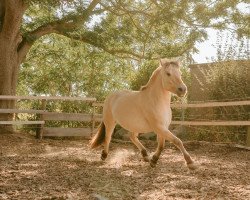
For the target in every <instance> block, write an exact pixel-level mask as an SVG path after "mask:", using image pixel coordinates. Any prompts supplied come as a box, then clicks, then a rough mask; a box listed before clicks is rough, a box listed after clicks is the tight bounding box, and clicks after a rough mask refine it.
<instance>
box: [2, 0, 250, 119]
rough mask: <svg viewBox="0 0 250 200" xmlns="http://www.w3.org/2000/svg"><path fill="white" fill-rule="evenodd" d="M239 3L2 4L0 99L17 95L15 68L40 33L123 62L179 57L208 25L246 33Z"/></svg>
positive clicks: (13, 0) (15, 0) (66, 0)
mask: <svg viewBox="0 0 250 200" xmlns="http://www.w3.org/2000/svg"><path fill="white" fill-rule="evenodd" d="M240 2H247V1H240V0H229V1H212V0H206V1H205V0H202V1H195V0H190V1H188V0H181V1H173V0H170V1H167V3H166V1H163V0H159V1H158V0H145V1H132V0H124V1H123V0H111V1H110V0H92V1H87V0H44V1H38V0H1V1H0V44H1V45H0V52H1V53H0V95H15V94H16V86H17V80H18V74H19V70H20V65H21V63H23V61H24V60H25V58H26V55H27V53H28V52H29V50H30V48H31V47H32V45H33V44H34V42H35V41H36V40H38V39H39V38H41V37H42V36H44V35H48V34H52V33H56V34H60V35H64V36H66V37H69V38H71V39H74V40H79V41H82V42H83V43H85V44H89V45H91V46H93V47H94V48H98V49H100V50H102V51H104V52H108V53H109V54H112V55H116V56H118V57H122V58H132V59H136V60H141V59H152V58H158V57H159V56H162V57H163V56H180V55H182V54H184V53H185V52H187V51H189V50H191V49H193V50H194V44H195V42H197V41H201V40H203V39H205V38H206V32H205V30H204V28H207V27H214V28H230V30H235V31H238V33H239V35H240V36H241V35H244V34H249V25H246V24H247V23H245V20H246V19H247V17H248V16H245V15H244V14H243V13H241V12H240V11H239V10H238V9H237V7H236V6H237V5H238V3H240ZM216 19H218V20H216ZM232 24H233V26H232ZM169 52H171V53H169ZM13 105H14V103H13V102H12V101H1V102H0V107H4V108H12V107H13ZM7 117H8V116H6V115H0V119H1V118H7Z"/></svg>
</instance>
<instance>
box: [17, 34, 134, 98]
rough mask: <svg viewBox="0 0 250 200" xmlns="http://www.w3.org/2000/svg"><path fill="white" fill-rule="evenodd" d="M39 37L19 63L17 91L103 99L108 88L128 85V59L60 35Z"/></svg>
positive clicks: (129, 69)
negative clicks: (24, 58)
mask: <svg viewBox="0 0 250 200" xmlns="http://www.w3.org/2000/svg"><path fill="white" fill-rule="evenodd" d="M42 39H43V40H42V41H38V42H37V43H36V44H35V45H34V46H33V48H32V50H31V51H30V53H29V55H28V57H27V60H26V62H25V63H23V65H22V68H21V72H20V78H19V84H18V93H19V94H35V95H44V94H46V95H51V96H56V95H58V96H90V97H96V98H97V99H98V100H99V101H102V100H104V98H105V96H107V94H108V93H109V92H110V91H114V90H118V89H121V88H128V83H129V77H130V73H131V71H132V70H131V69H132V67H131V65H130V63H129V61H127V60H125V59H123V60H122V59H113V58H112V56H111V55H109V54H107V53H106V54H105V53H102V54H100V52H99V51H98V49H93V48H91V47H90V46H86V45H83V44H81V43H80V42H78V41H71V40H70V39H67V38H65V37H63V36H58V35H51V36H49V37H46V38H42ZM112 59H113V60H112ZM111 60H112V61H111Z"/></svg>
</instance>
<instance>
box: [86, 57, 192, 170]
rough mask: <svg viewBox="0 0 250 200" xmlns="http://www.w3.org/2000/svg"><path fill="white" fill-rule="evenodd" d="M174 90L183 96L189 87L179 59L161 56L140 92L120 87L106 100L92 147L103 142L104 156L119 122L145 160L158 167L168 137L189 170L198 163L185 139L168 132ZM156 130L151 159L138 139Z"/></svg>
mask: <svg viewBox="0 0 250 200" xmlns="http://www.w3.org/2000/svg"><path fill="white" fill-rule="evenodd" d="M171 93H174V94H176V95H177V96H179V97H184V96H185V95H186V93H187V86H186V85H185V84H184V82H183V81H182V79H181V71H180V62H179V61H176V60H173V59H166V58H163V59H160V61H159V67H158V68H157V69H156V70H155V71H154V72H153V73H152V75H151V77H150V79H149V81H148V82H147V84H146V85H144V86H142V87H141V89H140V90H139V91H130V90H121V91H116V92H114V93H112V94H110V95H109V96H108V97H107V98H106V99H105V101H104V106H103V120H102V123H101V124H100V126H99V128H98V130H97V133H96V134H95V135H94V136H93V138H92V139H91V141H90V148H92V149H93V148H96V147H98V146H100V145H101V144H103V145H104V149H103V150H102V152H101V159H102V160H105V159H106V158H107V156H108V152H109V144H110V141H111V136H112V133H113V130H114V128H115V126H116V124H119V125H120V126H121V127H123V128H124V129H126V130H128V131H129V133H130V139H131V141H132V142H133V143H134V144H135V146H136V147H137V148H138V149H139V151H140V152H141V155H142V157H143V160H144V161H146V162H150V166H151V167H155V165H156V164H157V161H158V159H159V157H160V155H161V152H162V150H163V149H164V146H165V140H168V141H170V142H172V143H173V144H174V145H175V146H176V147H177V148H178V149H179V150H180V151H181V152H182V154H183V156H184V159H185V161H186V165H187V167H188V168H189V169H196V165H195V163H194V161H193V160H192V158H191V156H190V155H189V153H188V152H187V151H186V149H185V147H184V146H183V143H182V141H181V140H180V139H179V138H178V137H176V136H175V135H174V134H173V133H171V132H170V131H169V125H170V123H171V120H172V111H171V108H170V102H171ZM148 132H154V133H156V135H157V142H158V146H157V149H156V152H155V153H154V154H153V156H152V158H151V159H149V156H148V153H147V150H146V148H145V147H144V146H143V145H142V143H141V142H140V141H139V139H138V134H139V133H148Z"/></svg>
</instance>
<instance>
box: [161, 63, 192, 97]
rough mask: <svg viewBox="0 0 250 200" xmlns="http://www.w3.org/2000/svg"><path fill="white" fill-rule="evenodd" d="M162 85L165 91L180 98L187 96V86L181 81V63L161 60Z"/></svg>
mask: <svg viewBox="0 0 250 200" xmlns="http://www.w3.org/2000/svg"><path fill="white" fill-rule="evenodd" d="M160 66H161V76H162V84H163V87H164V89H166V90H168V91H170V92H172V93H174V94H177V95H178V96H179V97H183V96H185V94H186V93H187V86H186V85H185V84H184V82H183V81H182V79H181V71H180V63H179V62H178V61H172V60H167V59H160Z"/></svg>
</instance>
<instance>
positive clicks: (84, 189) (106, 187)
mask: <svg viewBox="0 0 250 200" xmlns="http://www.w3.org/2000/svg"><path fill="white" fill-rule="evenodd" d="M144 143H145V145H146V146H147V147H148V149H149V151H150V152H153V151H154V149H155V146H156V143H155V142H152V141H150V142H149V141H148V142H144ZM185 146H186V147H187V150H188V151H189V152H190V154H191V155H192V157H193V158H194V160H195V161H197V162H198V163H199V165H200V167H199V169H197V170H195V171H189V170H188V169H187V167H186V166H185V163H184V160H183V157H182V155H181V153H180V152H179V151H178V150H177V149H176V148H175V147H174V146H173V145H171V144H166V148H165V150H164V152H163V155H162V157H161V159H160V160H159V163H158V165H157V166H156V168H151V167H150V166H149V164H148V163H144V162H143V161H142V159H141V157H140V155H139V153H138V151H137V149H136V148H135V147H134V146H133V145H132V144H130V143H124V142H123V143H117V142H116V143H114V142H113V143H112V144H111V152H110V154H109V158H108V160H107V161H105V162H102V161H100V158H99V157H100V155H99V154H100V149H99V150H96V151H90V150H89V149H88V141H87V140H58V139H57V140H52V139H44V140H41V141H39V140H36V139H33V138H32V137H29V136H24V135H20V136H19V135H11V136H10V135H5V134H1V135H0V199H43V200H49V199H53V200H59V199H60V200H65V199H69V200H78V199H90V200H91V199H99V200H107V199H109V200H123V199H124V200H130V199H138V200H146V199H147V200H155V199H157V200H160V199H161V200H163V199H166V200H169V199H170V200H171V199H209V200H210V199H237V200H240V199H242V200H246V199H250V151H247V150H240V149H237V148H229V147H221V146H216V145H212V144H198V143H187V144H185Z"/></svg>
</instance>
